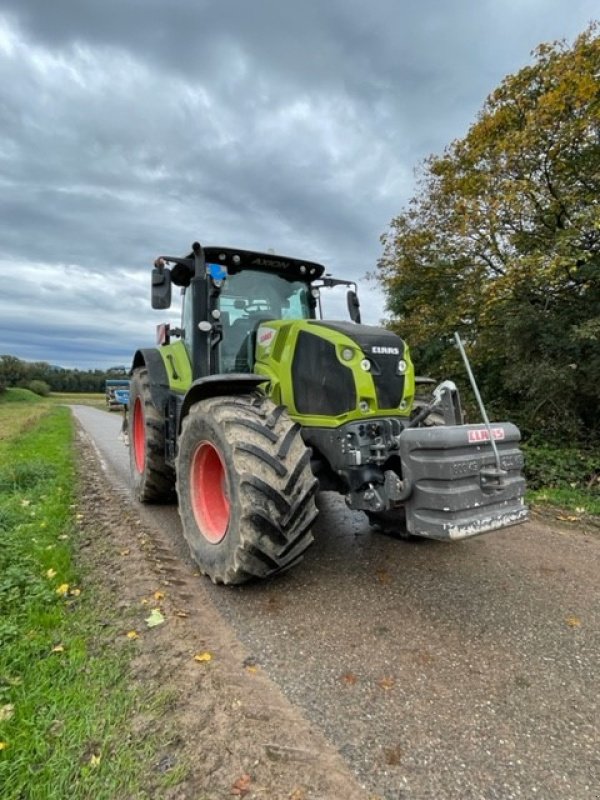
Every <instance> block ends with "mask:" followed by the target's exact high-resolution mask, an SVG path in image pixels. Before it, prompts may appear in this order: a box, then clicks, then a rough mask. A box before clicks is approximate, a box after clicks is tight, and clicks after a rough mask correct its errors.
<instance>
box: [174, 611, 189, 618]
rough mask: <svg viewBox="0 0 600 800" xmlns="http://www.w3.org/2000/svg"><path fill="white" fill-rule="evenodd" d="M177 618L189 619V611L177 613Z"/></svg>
mask: <svg viewBox="0 0 600 800" xmlns="http://www.w3.org/2000/svg"><path fill="white" fill-rule="evenodd" d="M175 616H176V617H188V616H189V614H188V613H187V611H176V612H175Z"/></svg>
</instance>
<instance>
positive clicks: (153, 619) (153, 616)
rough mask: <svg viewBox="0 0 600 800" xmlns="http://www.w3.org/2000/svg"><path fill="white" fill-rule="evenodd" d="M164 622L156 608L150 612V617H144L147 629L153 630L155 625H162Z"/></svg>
mask: <svg viewBox="0 0 600 800" xmlns="http://www.w3.org/2000/svg"><path fill="white" fill-rule="evenodd" d="M164 621H165V618H164V617H163V615H162V614H161V612H160V609H158V608H153V609H152V611H151V612H150V616H149V617H146V625H147V626H148V627H149V628H155V627H156V626H157V625H162V624H163V622H164Z"/></svg>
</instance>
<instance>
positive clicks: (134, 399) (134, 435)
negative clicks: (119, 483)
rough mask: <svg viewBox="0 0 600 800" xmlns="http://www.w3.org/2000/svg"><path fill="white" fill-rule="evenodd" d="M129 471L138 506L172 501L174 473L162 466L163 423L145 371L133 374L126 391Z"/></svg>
mask: <svg viewBox="0 0 600 800" xmlns="http://www.w3.org/2000/svg"><path fill="white" fill-rule="evenodd" d="M129 471H130V474H131V483H132V487H133V492H134V494H135V496H136V497H137V499H138V500H139V501H140V502H142V503H161V502H168V501H170V500H173V499H174V497H175V472H174V470H173V469H172V468H171V467H169V466H168V465H167V464H166V463H165V434H164V420H163V418H162V416H161V415H160V413H159V412H158V411H157V409H156V408H155V406H154V403H153V402H152V396H151V394H150V380H149V377H148V370H147V369H146V368H145V367H141V368H140V369H136V370H134V372H133V375H132V377H131V383H130V387H129Z"/></svg>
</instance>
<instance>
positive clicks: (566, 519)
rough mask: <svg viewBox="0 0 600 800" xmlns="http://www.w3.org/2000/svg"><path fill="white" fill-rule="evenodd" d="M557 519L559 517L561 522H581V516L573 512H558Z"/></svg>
mask: <svg viewBox="0 0 600 800" xmlns="http://www.w3.org/2000/svg"><path fill="white" fill-rule="evenodd" d="M556 519H559V520H560V521H561V522H579V520H580V517H576V516H574V515H573V514H566V515H565V514H558V515H557V517H556Z"/></svg>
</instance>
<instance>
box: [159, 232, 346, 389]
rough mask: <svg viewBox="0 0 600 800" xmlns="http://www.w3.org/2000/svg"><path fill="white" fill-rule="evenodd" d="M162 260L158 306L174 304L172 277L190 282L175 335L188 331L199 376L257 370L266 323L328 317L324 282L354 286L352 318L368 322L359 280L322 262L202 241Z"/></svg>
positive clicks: (186, 342)
mask: <svg viewBox="0 0 600 800" xmlns="http://www.w3.org/2000/svg"><path fill="white" fill-rule="evenodd" d="M167 264H172V265H173V266H171V267H167ZM154 267H155V268H154V270H153V275H152V307H153V308H168V307H169V306H170V303H171V284H172V283H173V284H175V285H176V286H180V287H182V292H183V304H182V324H181V328H180V329H173V330H170V331H169V332H168V335H170V336H180V337H181V339H182V342H183V344H184V345H185V349H186V350H187V352H188V355H189V358H190V362H191V365H192V374H193V377H194V378H202V377H206V376H208V375H221V374H227V373H251V372H252V371H253V368H254V362H255V348H256V336H257V331H258V328H259V326H260V325H261V324H262V323H264V322H269V321H273V320H314V319H317V318H322V311H321V302H320V290H321V289H322V288H329V287H334V286H340V285H343V286H347V287H349V291H348V310H349V313H350V317H351V319H352V320H353V321H354V322H360V311H359V304H358V298H357V294H356V284H355V283H354V282H353V281H345V280H339V279H335V278H332V277H331V276H329V275H324V271H325V268H324V267H323V266H322V265H321V264H316V263H314V262H309V261H301V260H299V259H294V258H288V257H285V256H279V255H274V254H271V253H258V252H252V251H245V250H233V249H231V248H219V247H207V248H203V247H201V246H200V245H199V244H198V243H195V244H194V245H193V250H192V253H190V254H189V255H188V256H186V257H185V258H176V257H171V256H161V257H160V258H158V259H156V261H155V265H154ZM159 327H164V326H159Z"/></svg>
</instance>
